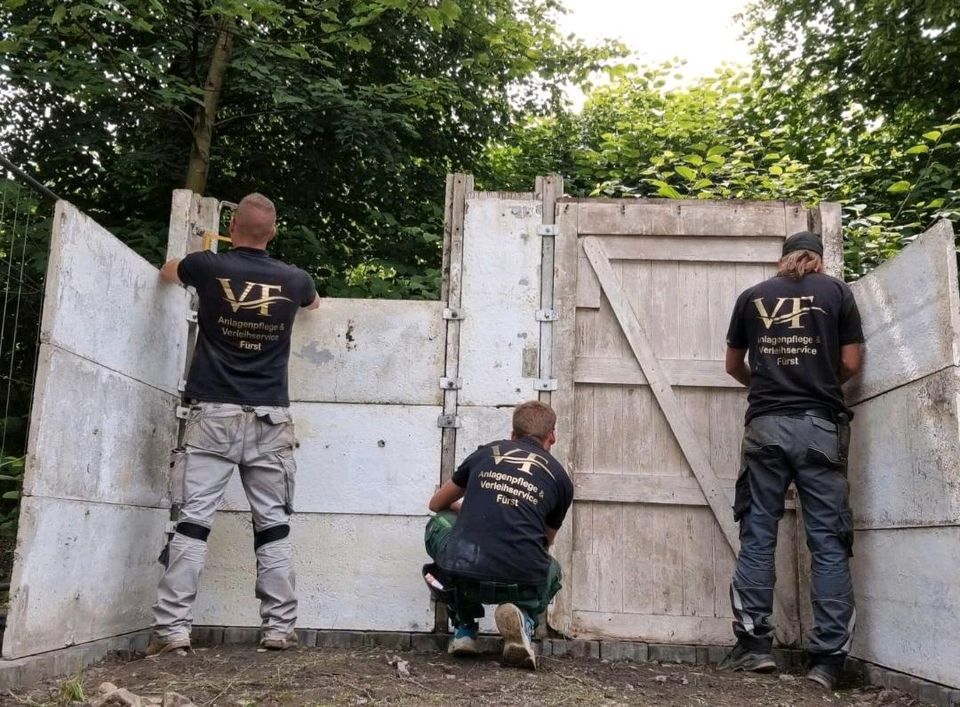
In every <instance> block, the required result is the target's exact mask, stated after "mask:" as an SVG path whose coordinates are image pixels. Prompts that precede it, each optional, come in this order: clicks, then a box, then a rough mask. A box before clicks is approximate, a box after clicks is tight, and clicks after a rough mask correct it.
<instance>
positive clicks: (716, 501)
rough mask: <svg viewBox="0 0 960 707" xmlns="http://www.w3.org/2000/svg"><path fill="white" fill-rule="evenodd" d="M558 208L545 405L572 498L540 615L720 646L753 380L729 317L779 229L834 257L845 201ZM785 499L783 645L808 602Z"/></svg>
mask: <svg viewBox="0 0 960 707" xmlns="http://www.w3.org/2000/svg"><path fill="white" fill-rule="evenodd" d="M556 220H557V236H556V238H557V244H556V268H555V272H556V282H555V296H556V306H557V310H558V312H557V313H558V315H559V320H558V327H557V330H556V331H555V332H554V342H553V350H554V362H553V363H554V375H555V376H556V378H557V380H558V388H557V391H556V392H555V393H553V396H552V402H553V405H554V407H555V408H556V409H557V411H558V414H559V415H560V418H561V419H560V423H559V427H560V429H561V430H562V431H563V434H562V436H561V447H560V454H561V455H562V456H563V457H564V458H565V459H566V460H567V462H568V465H569V467H570V468H571V470H572V471H573V472H574V480H575V486H576V496H575V502H574V509H573V517H572V523H571V524H569V525H570V526H572V528H571V530H570V531H569V532H567V533H566V534H565V536H564V539H563V542H562V543H561V545H560V547H559V554H560V555H561V562H562V564H563V565H564V567H565V572H566V577H567V581H566V586H567V587H568V588H571V589H572V591H567V592H565V593H564V594H563V596H562V599H561V600H560V601H558V603H557V605H556V606H555V609H554V611H553V613H552V615H551V622H552V624H553V625H554V626H555V627H557V628H559V629H561V630H562V631H564V632H565V633H568V634H571V635H577V636H599V637H620V638H628V639H633V640H645V641H652V642H662V643H694V644H717V643H720V644H723V643H728V642H730V640H731V638H732V636H731V630H730V619H731V616H732V615H731V612H730V607H729V599H728V589H727V588H728V584H729V581H730V577H731V575H732V571H733V561H734V552H735V548H736V547H737V545H738V532H737V528H736V526H735V524H734V522H733V517H732V512H731V510H730V508H731V505H732V504H731V501H732V497H733V485H734V482H735V480H736V476H737V473H738V467H739V442H740V436H741V433H742V425H743V414H744V410H745V405H746V394H745V390H744V389H743V388H742V387H741V386H740V385H739V384H737V383H736V382H735V381H733V380H732V379H731V378H730V377H729V376H727V375H726V373H725V372H724V366H723V358H724V350H725V347H726V329H727V324H728V322H729V317H730V313H731V312H732V310H733V305H734V302H735V300H736V297H737V295H738V294H739V293H740V292H741V291H742V290H743V289H744V288H746V287H748V286H750V285H752V284H755V283H757V282H759V281H760V280H762V279H764V278H766V277H769V276H771V275H772V274H773V273H774V272H775V265H776V261H777V259H778V258H779V255H780V248H781V245H782V242H783V239H784V237H785V235H789V234H791V233H794V232H796V231H800V230H808V229H810V230H816V231H821V230H824V231H825V233H824V240H825V245H826V247H827V253H826V257H827V261H828V265H829V267H830V268H831V269H833V270H834V271H835V270H836V269H837V267H838V266H839V255H840V252H839V245H840V244H839V227H840V223H839V209H838V208H836V206H835V205H829V204H824V205H822V206H821V207H820V208H819V209H817V210H813V211H808V210H806V209H804V208H803V207H801V206H800V205H796V204H785V203H782V202H724V203H718V202H669V201H661V200H652V201H647V200H642V201H624V200H616V201H611V200H597V199H589V200H570V199H563V200H561V201H560V202H559V203H558V204H557V218H556ZM821 224H823V225H825V226H826V228H825V229H821ZM795 508H796V505H795V501H794V500H793V499H792V498H791V499H788V512H787V514H786V515H785V517H784V519H783V521H782V522H781V524H780V542H779V551H778V553H777V575H778V583H777V590H778V591H777V614H778V616H777V624H778V638H779V640H780V642H781V643H782V644H795V643H797V642H798V641H799V638H800V635H801V613H802V612H801V610H800V604H801V603H805V602H798V600H797V597H798V587H799V585H800V584H801V581H802V580H801V577H800V576H799V575H798V561H797V554H798V551H799V543H798V537H799V536H798V527H797V520H796V514H795ZM804 613H805V612H804Z"/></svg>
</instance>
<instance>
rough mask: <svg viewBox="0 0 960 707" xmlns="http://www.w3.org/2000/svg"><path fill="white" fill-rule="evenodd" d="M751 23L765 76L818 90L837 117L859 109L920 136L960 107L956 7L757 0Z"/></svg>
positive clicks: (892, 0) (940, 0) (959, 13)
mask: <svg viewBox="0 0 960 707" xmlns="http://www.w3.org/2000/svg"><path fill="white" fill-rule="evenodd" d="M745 20H746V23H747V29H748V36H750V37H753V38H755V40H754V47H755V50H756V52H757V55H758V59H759V62H760V64H761V66H762V67H763V68H764V70H765V72H766V73H767V74H768V75H770V76H783V77H792V78H795V79H797V80H802V82H803V83H804V84H809V85H815V86H818V87H820V89H821V90H820V91H819V93H818V100H817V102H818V105H819V107H820V109H821V110H822V111H823V112H824V113H826V114H828V115H829V116H830V118H831V119H837V118H839V117H840V116H842V114H843V113H844V112H845V111H848V110H849V109H850V107H851V106H852V105H854V104H859V105H861V106H864V107H865V108H866V109H867V110H866V115H867V117H868V118H873V117H875V116H877V115H882V116H885V117H886V118H887V119H888V120H894V121H895V122H897V123H898V124H902V125H903V126H904V127H905V128H907V129H908V130H912V131H917V130H921V129H923V128H925V127H927V126H928V125H930V124H931V123H932V122H934V121H937V120H942V119H945V118H947V117H948V116H950V115H953V114H955V113H956V112H957V111H958V110H960V5H958V4H957V3H956V2H951V1H950V0H927V1H924V2H918V1H917V0H886V1H885V2H876V0H830V1H829V2H823V0H755V2H753V3H752V4H751V5H750V7H749V9H748V10H747V11H746V13H745Z"/></svg>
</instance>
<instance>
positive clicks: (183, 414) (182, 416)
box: [176, 405, 190, 420]
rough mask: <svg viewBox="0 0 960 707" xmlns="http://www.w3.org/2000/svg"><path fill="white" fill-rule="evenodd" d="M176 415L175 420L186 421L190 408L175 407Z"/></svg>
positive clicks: (184, 406) (183, 406)
mask: <svg viewBox="0 0 960 707" xmlns="http://www.w3.org/2000/svg"><path fill="white" fill-rule="evenodd" d="M176 414H177V419H179V420H186V419H187V415H189V414H190V408H188V407H187V406H186V405H177V413H176Z"/></svg>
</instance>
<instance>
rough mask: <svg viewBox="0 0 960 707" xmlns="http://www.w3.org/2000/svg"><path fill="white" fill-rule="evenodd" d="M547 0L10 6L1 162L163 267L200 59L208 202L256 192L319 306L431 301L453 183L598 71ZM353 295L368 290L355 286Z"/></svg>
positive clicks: (202, 0) (217, 0)
mask: <svg viewBox="0 0 960 707" xmlns="http://www.w3.org/2000/svg"><path fill="white" fill-rule="evenodd" d="M556 7H557V2H556V0H547V1H546V2H542V1H535V0H470V1H465V0H432V1H430V2H424V1H423V0H164V1H163V2H160V1H159V0H129V1H127V2H123V3H117V2H114V1H113V0H89V1H88V2H78V1H76V0H72V1H69V2H61V0H36V1H31V2H26V0H2V1H0V52H2V60H0V85H5V86H7V90H5V91H0V115H3V116H4V122H5V123H6V125H5V126H4V128H3V129H2V132H0V144H2V143H5V144H6V145H7V146H8V149H7V152H8V156H9V157H10V158H11V159H13V160H14V161H15V162H19V163H21V164H24V165H28V166H29V167H30V168H31V170H32V171H33V172H34V173H35V174H36V175H37V176H38V177H39V178H40V179H41V180H42V181H44V182H45V183H47V184H49V185H50V186H51V187H52V188H53V189H54V190H55V191H56V192H58V193H59V194H60V195H61V196H63V197H64V198H67V199H70V200H71V201H73V202H74V203H76V204H77V205H78V206H79V207H81V208H82V209H84V210H85V211H87V212H88V213H90V214H91V215H93V216H94V217H95V218H96V219H97V220H98V221H100V222H101V223H102V224H103V225H105V226H106V227H108V228H110V229H111V230H112V231H113V232H114V233H117V234H118V235H119V236H120V237H122V238H124V239H125V240H126V241H127V242H129V243H130V244H131V245H133V246H134V247H135V248H137V249H138V250H139V251H140V252H142V253H144V254H145V255H147V256H148V257H149V258H150V259H151V260H153V261H155V262H157V261H159V259H160V258H161V257H162V252H163V250H164V242H165V237H166V221H167V217H168V213H169V204H170V191H171V189H173V188H177V187H180V186H182V185H183V183H184V177H185V173H186V168H187V160H188V155H189V153H190V146H191V140H192V124H193V120H194V117H195V116H196V114H197V111H198V110H199V109H200V108H201V107H202V103H203V101H202V96H203V85H204V81H205V77H206V70H207V63H208V61H209V57H210V54H211V48H212V46H213V43H214V41H215V40H216V38H217V35H218V32H219V31H220V29H221V28H224V27H226V28H228V29H229V30H230V31H231V32H232V33H233V48H232V53H231V54H230V58H229V67H228V69H227V73H226V79H225V85H224V90H223V94H222V96H221V98H220V103H219V109H218V111H217V115H216V119H215V127H214V135H213V146H212V150H211V159H210V162H211V171H210V179H209V181H208V183H207V192H208V193H210V194H213V195H215V196H217V197H219V198H221V199H227V200H234V201H235V200H237V199H238V198H239V197H240V196H242V195H243V194H245V193H247V192H249V191H253V190H260V191H263V192H265V193H267V194H268V195H270V196H271V197H273V198H274V199H275V200H276V202H277V204H278V210H279V212H280V215H281V218H282V223H281V231H282V232H284V233H286V235H287V236H290V237H287V238H282V239H279V240H278V242H277V245H276V250H277V251H278V252H279V254H280V255H281V256H282V257H285V258H288V259H291V260H293V261H295V262H297V263H299V264H301V265H303V266H304V267H306V268H307V269H308V270H310V271H311V272H312V274H313V275H314V276H315V277H316V279H317V282H318V285H320V286H321V289H322V290H323V291H325V292H327V293H330V294H349V293H353V292H364V293H366V294H369V295H373V296H398V295H399V294H405V295H408V296H411V295H412V296H427V297H429V296H436V294H437V283H438V281H439V276H438V264H439V260H440V258H439V244H438V241H439V237H440V236H439V234H440V230H441V208H442V206H441V205H442V202H443V185H444V175H445V174H446V173H447V172H448V171H450V170H453V169H468V168H469V167H470V166H471V165H472V164H473V163H474V162H475V161H476V159H477V158H478V156H479V154H480V151H481V150H482V148H483V145H484V144H485V143H486V142H487V140H488V139H490V138H492V137H493V136H494V135H496V134H497V133H498V132H499V130H500V129H501V127H502V126H504V125H509V124H512V123H514V122H515V121H516V119H517V117H518V116H519V115H521V114H524V115H535V114H538V113H542V112H544V111H545V110H546V109H547V108H548V107H549V106H550V105H555V104H556V102H557V96H558V95H559V91H560V86H561V84H562V83H563V82H565V81H569V80H574V81H575V80H577V79H578V77H579V78H582V77H585V76H586V75H587V73H588V72H589V71H590V70H591V68H593V67H594V66H596V65H597V62H598V61H599V60H600V59H602V58H604V57H606V56H608V55H609V54H610V51H609V50H608V49H607V48H601V49H590V48H587V47H585V46H584V45H582V44H581V43H579V42H577V41H576V40H565V39H562V38H561V37H559V36H558V35H557V32H556V30H555V28H554V23H553V20H552V17H553V15H554V13H555V11H556ZM351 283H358V284H362V285H363V287H354V286H351Z"/></svg>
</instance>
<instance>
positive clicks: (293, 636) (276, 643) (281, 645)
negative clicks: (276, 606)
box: [260, 631, 300, 651]
mask: <svg viewBox="0 0 960 707" xmlns="http://www.w3.org/2000/svg"><path fill="white" fill-rule="evenodd" d="M299 644H300V641H299V640H298V639H297V632H296V631H291V632H290V633H288V634H287V635H286V636H270V637H266V636H265V637H264V638H261V639H260V647H261V648H266V649H267V650H268V651H285V650H287V648H296V647H297V646H298V645H299Z"/></svg>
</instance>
